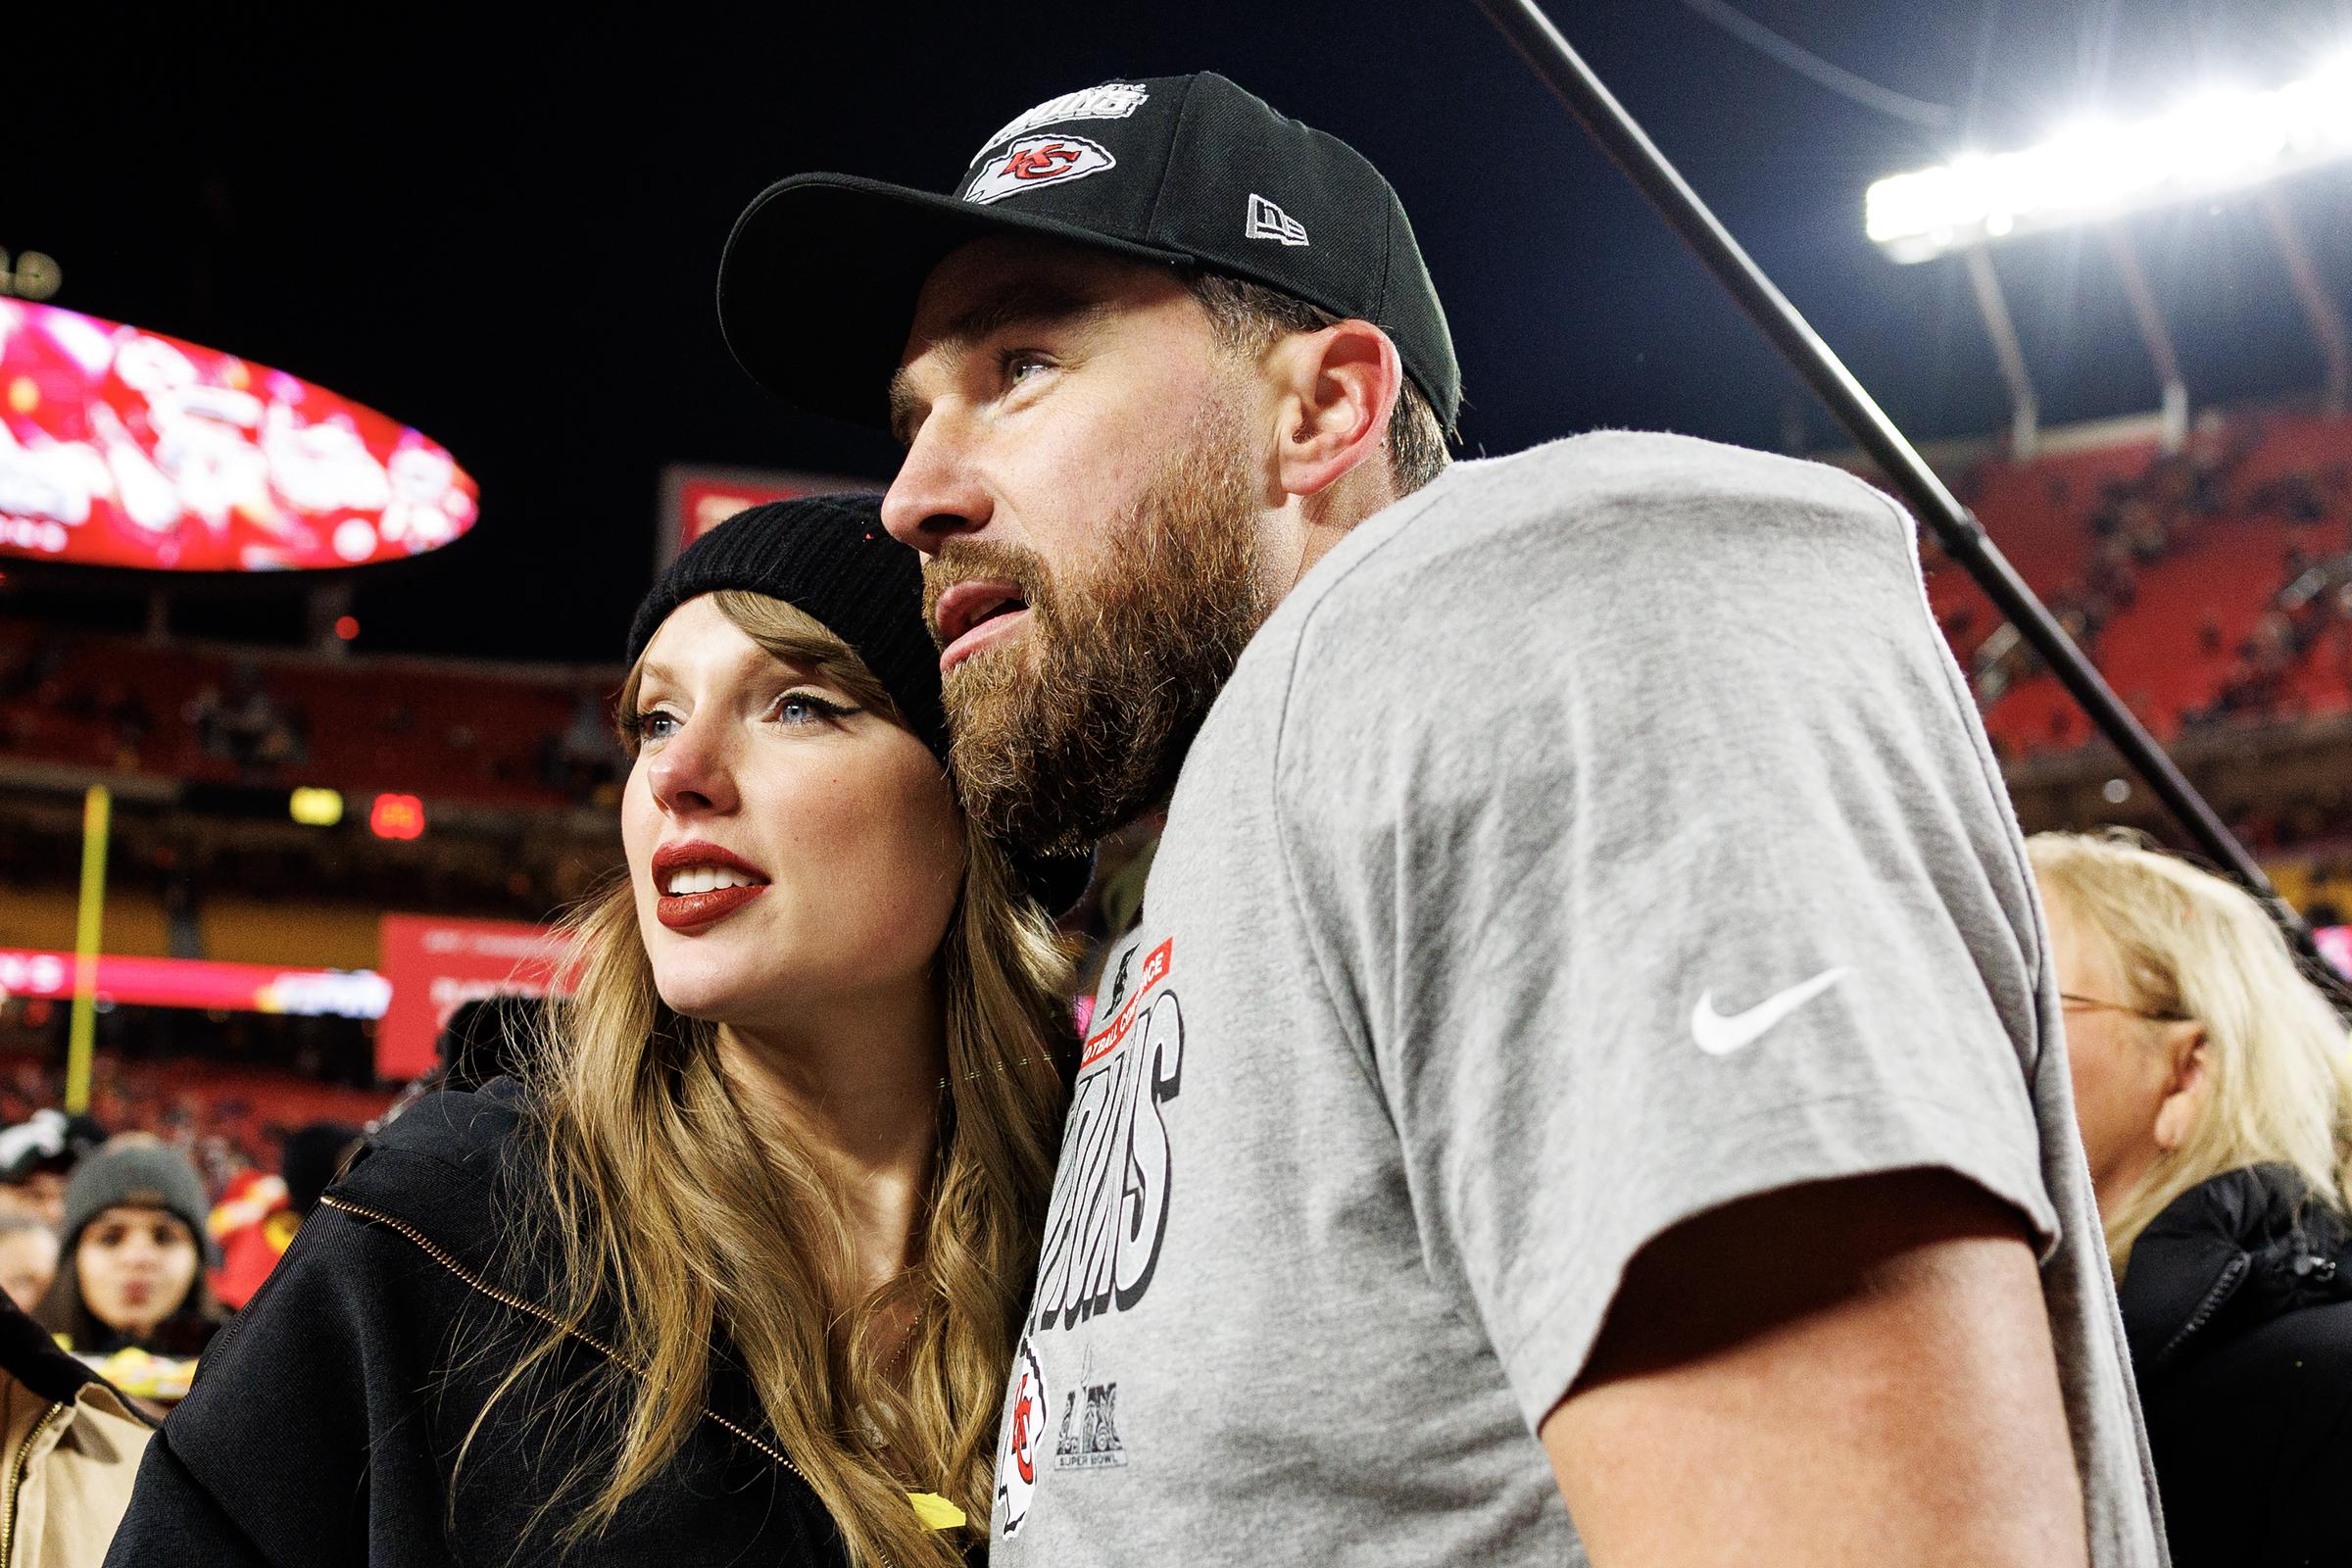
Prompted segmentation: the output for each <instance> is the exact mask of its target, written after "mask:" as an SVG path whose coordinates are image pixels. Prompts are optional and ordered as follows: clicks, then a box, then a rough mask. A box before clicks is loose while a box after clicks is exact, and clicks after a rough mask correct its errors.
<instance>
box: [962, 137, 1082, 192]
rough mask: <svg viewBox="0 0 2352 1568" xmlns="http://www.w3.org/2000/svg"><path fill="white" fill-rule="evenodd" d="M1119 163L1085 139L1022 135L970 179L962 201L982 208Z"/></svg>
mask: <svg viewBox="0 0 2352 1568" xmlns="http://www.w3.org/2000/svg"><path fill="white" fill-rule="evenodd" d="M1118 162H1119V161H1118V160H1117V159H1115V158H1113V157H1111V156H1110V150H1109V149H1108V148H1106V147H1104V146H1103V144H1102V143H1101V142H1099V141H1089V140H1087V139H1086V138H1085V137H1084V136H1023V137H1022V138H1021V139H1020V140H1019V141H1016V142H1014V143H1013V144H1012V145H1011V146H1009V147H1007V148H1005V151H1004V152H1002V153H1001V154H999V155H998V156H997V157H995V158H992V159H990V160H989V162H988V165H987V167H986V168H984V169H982V170H981V171H980V172H979V173H977V174H975V175H973V176H972V182H971V183H970V184H969V185H967V186H965V187H964V191H963V199H964V200H965V201H967V202H977V203H978V204H979V205H981V206H983V207H985V206H987V205H988V204H989V203H990V202H1001V201H1003V200H1004V199H1005V197H1007V196H1017V195H1018V194H1020V193H1021V192H1022V191H1025V190H1036V189H1037V188H1039V187H1040V186H1043V185H1058V184H1060V183H1061V182H1062V181H1064V180H1070V179H1084V178H1085V177H1086V176H1087V175H1089V174H1100V173H1101V172H1103V171H1104V170H1105V169H1113V168H1116V167H1117V166H1118Z"/></svg>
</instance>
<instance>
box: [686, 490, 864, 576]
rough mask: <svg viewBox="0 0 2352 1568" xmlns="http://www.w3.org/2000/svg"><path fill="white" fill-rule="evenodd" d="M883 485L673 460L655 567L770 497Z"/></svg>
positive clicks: (807, 494)
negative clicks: (731, 518) (696, 464)
mask: <svg viewBox="0 0 2352 1568" xmlns="http://www.w3.org/2000/svg"><path fill="white" fill-rule="evenodd" d="M881 488H882V486H881V484H880V483H879V482H878V481H876V480H872V479H844V478H842V477H841V476H840V475H838V474H827V473H792V472H786V471H784V470H781V469H771V468H704V467H697V466H694V465H692V464H686V463H673V464H671V465H670V466H668V467H666V468H664V469H662V519H661V537H660V544H661V549H660V551H659V552H658V559H657V560H656V561H655V563H654V569H655V570H656V571H661V570H663V569H665V568H666V567H667V566H668V565H669V564H670V563H671V562H673V561H675V560H677V559H678V552H679V551H681V550H683V549H685V548H686V547H687V546H688V545H690V544H692V543H694V542H695V541H696V540H697V539H700V538H701V537H702V536H703V535H705V534H707V533H709V532H710V531H711V529H713V528H715V527H717V526H718V525H719V524H720V523H722V522H724V521H726V520H727V519H728V518H729V517H732V516H733V515H735V514H737V513H738V512H748V511H750V510H751V509H752V508H754V507H763V506H765V505H767V503H769V502H770V501H790V500H791V499H792V498H793V497H795V496H821V495H829V494H831V493H832V492H834V491H837V490H879V489H881Z"/></svg>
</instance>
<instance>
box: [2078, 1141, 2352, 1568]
mask: <svg viewBox="0 0 2352 1568" xmlns="http://www.w3.org/2000/svg"><path fill="white" fill-rule="evenodd" d="M2307 1193H2308V1190H2307V1188H2306V1187H2305V1186H2304V1184H2303V1182H2302V1181H2301V1179H2300V1178H2299V1177H2297V1176H2296V1175H2295V1173H2294V1172H2293V1171H2292V1170H2290V1169H2288V1168H2287V1167H2285V1166H2281V1165H2257V1166H2252V1167H2250V1168H2248V1169H2244V1170H2233V1171H2229V1172H2227V1173H2225V1174H2223V1175H2220V1176H2217V1177H2215V1178H2214V1179H2213V1180H2211V1181H2209V1182H2206V1183H2204V1184H2203V1185H2201V1186H2198V1187H2193V1188H2191V1189H2190V1190H2189V1191H2187V1192H2185V1193H2183V1194H2181V1195H2180V1197H2179V1198H2178V1199H2175V1200H2174V1201H2173V1202H2172V1203H2171V1204H2170V1205H2168V1206H2167V1207H2166V1209H2165V1210H2164V1212H2163V1213H2161V1214H2159V1215H2157V1216H2156V1218H2155V1219H2154V1220H2153V1221H2152V1222H2151V1223H2150V1224H2149V1226H2148V1228H2147V1229H2146V1230H2145V1231H2143V1232H2142V1233H2141V1234H2140V1237H2139V1240H2138V1241H2136V1242H2135V1243H2133V1244H2132V1248H2131V1262H2130V1265H2129V1267H2128V1268H2127V1269H2126V1270H2125V1274H2124V1282H2123V1286H2122V1288H2121V1290H2120V1291H2119V1293H2118V1295H2119V1297H2120V1299H2121V1301H2122V1305H2123V1311H2124V1328H2125V1331H2126V1333H2127V1334H2128V1335H2129V1337H2130V1339H2131V1360H2132V1367H2133V1370H2134V1372H2135V1373H2136V1375H2137V1377H2138V1380H2139V1397H2140V1403H2141V1405H2142V1407H2143V1408H2144V1409H2145V1410H2146V1412H2147V1420H2148V1438H2149V1442H2150V1444H2151V1446H2153V1447H2154V1449H2155V1454H2156V1481H2157V1486H2158V1489H2159V1491H2160V1492H2161V1493H2162V1495H2163V1498H2164V1518H2165V1531H2166V1534H2167V1535H2168V1536H2169V1537H2170V1539H2171V1542H2172V1547H2173V1562H2174V1564H2175V1568H2209V1565H2212V1568H2221V1565H2227V1568H2267V1565H2270V1564H2279V1565H2285V1564H2294V1565H2297V1568H2301V1565H2305V1564H2322V1563H2326V1564H2347V1563H2352V1234H2348V1233H2347V1229H2346V1227H2345V1225H2344V1222H2343V1221H2342V1220H2341V1219H2340V1218H2338V1217H2337V1216H2336V1215H2335V1214H2334V1213H2333V1212H2332V1211H2331V1210H2329V1209H2327V1208H2326V1207H2323V1206H2319V1205H2316V1204H2314V1203H2313V1202H2311V1201H2309V1199H2308V1196H2307Z"/></svg>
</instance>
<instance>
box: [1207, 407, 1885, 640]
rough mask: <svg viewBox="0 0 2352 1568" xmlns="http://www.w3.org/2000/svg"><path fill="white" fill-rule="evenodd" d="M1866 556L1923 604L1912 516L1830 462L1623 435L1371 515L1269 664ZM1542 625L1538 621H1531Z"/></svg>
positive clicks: (1272, 623) (1333, 561)
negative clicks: (1826, 555)
mask: <svg viewBox="0 0 2352 1568" xmlns="http://www.w3.org/2000/svg"><path fill="white" fill-rule="evenodd" d="M1825 545H1827V546H1831V547H1834V548H1837V549H1839V550H1843V551H1846V552H1859V553H1860V554H1861V555H1862V556H1864V557H1867V558H1868V559H1870V560H1872V561H1875V562H1876V563H1877V564H1878V565H1879V566H1880V567H1881V568H1883V569H1882V571H1881V573H1880V577H1881V580H1883V581H1884V582H1885V583H1886V584H1887V586H1888V587H1890V588H1896V589H1900V590H1902V591H1903V593H1904V594H1905V597H1906V600H1907V599H1908V597H1909V595H1911V594H1913V593H1916V583H1917V577H1918V564H1917V556H1916V553H1915V550H1914V546H1913V542H1912V529H1911V524H1910V520H1909V518H1908V517H1907V515H1905V514H1904V513H1903V512H1902V511H1901V509H1900V508H1899V507H1897V506H1895V505H1894V503H1893V502H1891V501H1890V500H1889V499H1888V498H1887V497H1886V496H1885V495H1883V494H1881V493H1880V492H1878V491H1876V490H1874V489H1872V488H1871V487H1870V486H1868V485H1867V484H1865V483H1863V482H1862V481H1861V480H1860V479H1858V478H1856V477H1855V476H1854V475H1852V474H1850V473H1847V472H1845V471H1843V470H1842V469H1838V468H1834V467H1831V466H1827V465H1824V464H1819V463H1811V462H1806V461H1803V460H1800V459H1794V458H1784V457H1776V456H1774V455H1773V454H1771V453H1766V452H1755V451H1751V450H1748V449H1746V448H1742V447H1732V446H1724V445H1721V444H1719V443H1716V442H1712V441H1701V440H1698V439H1696V438H1695V437H1691V436H1682V435H1668V434H1661V433H1656V432H1648V431H1634V430H1605V431H1596V432H1593V433H1592V434H1588V435H1581V436H1572V437H1569V438H1567V439H1565V440H1560V441H1553V442H1549V443H1546V444H1545V445H1543V446H1539V447H1533V448H1530V449H1529V450H1527V451H1525V452H1520V453H1515V454H1512V455H1511V456H1508V457H1502V458H1483V459H1475V460H1467V461H1464V462H1460V463H1456V464H1454V465H1453V466H1450V467H1449V468H1448V469H1447V470H1446V472H1445V473H1444V474H1442V475H1440V476H1439V477H1438V478H1437V479H1436V480H1434V481H1432V482H1431V483H1430V484H1429V485H1427V486H1426V487H1424V488H1423V489H1421V490H1419V491H1417V492H1415V493H1414V494H1412V495H1410V496H1406V497H1404V498H1403V499H1402V500H1399V501H1397V503H1396V504H1394V505H1393V506H1391V507H1389V508H1387V509H1385V510H1384V511H1382V512H1380V513H1378V514H1376V515H1373V516H1371V517H1368V518H1366V519H1365V520H1364V521H1363V522H1361V523H1359V524H1357V525H1356V527H1355V529H1354V531H1353V532H1351V533H1350V534H1349V536H1348V538H1347V539H1345V540H1343V541H1342V542H1341V543H1340V544H1339V545H1338V546H1337V547H1335V548H1334V549H1333V550H1332V552H1331V553H1330V555H1328V556H1327V557H1325V558H1324V560H1323V561H1322V562H1320V563H1318V564H1317V565H1316V566H1315V568H1314V569H1313V570H1312V571H1310V572H1309V573H1308V574H1307V575H1306V577H1305V579H1304V580H1303V581H1301V582H1300V584H1299V587H1298V588H1297V589H1296V590H1294V591H1293V592H1292V594H1291V595H1290V596H1289V598H1288V599H1286V600H1285V601H1284V603H1283V604H1282V606H1281V607H1280V608H1279V609H1278V610H1277V611H1276V613H1275V614H1274V615H1273V616H1272V617H1271V618H1270V619H1269V620H1268V622H1267V624H1266V627H1265V631H1264V633H1263V634H1261V637H1260V639H1259V641H1260V642H1261V643H1263V644H1265V645H1266V648H1265V650H1264V651H1263V652H1262V653H1261V652H1257V651H1256V650H1253V653H1256V654H1257V658H1256V662H1258V663H1259V664H1260V665H1261V666H1262V665H1263V664H1264V663H1265V662H1269V657H1270V656H1278V655H1288V654H1294V653H1296V652H1298V651H1299V650H1301V649H1302V648H1303V647H1304V646H1305V645H1307V644H1309V643H1318V644H1325V645H1328V644H1329V643H1330V642H1332V641H1334V640H1338V641H1342V642H1347V641H1354V640H1360V639H1362V638H1366V637H1369V638H1372V639H1375V640H1382V639H1388V638H1391V637H1392V636H1393V635H1394V634H1395V633H1396V632H1397V630H1399V629H1400V628H1409V629H1411V630H1413V631H1415V632H1418V633H1422V634H1430V633H1441V634H1443V635H1446V636H1448V637H1468V638H1470V639H1472V640H1473V641H1474V642H1475V641H1476V640H1477V639H1479V638H1482V637H1487V636H1523V635H1524V634H1525V630H1526V628H1527V627H1528V626H1529V625H1530V624H1540V623H1542V620H1543V617H1544V615H1545V614H1546V613H1551V612H1555V611H1557V610H1559V609H1561V608H1562V606H1561V603H1560V600H1561V596H1562V595H1563V594H1566V595H1569V596H1571V597H1579V596H1581V597H1582V598H1584V599H1588V600H1592V599H1597V600H1599V601H1600V602H1599V603H1598V604H1590V603H1588V604H1581V605H1579V606H1578V607H1577V608H1578V609H1579V610H1581V611H1585V612H1591V611H1593V610H1601V611H1606V612H1608V613H1645V612H1647V613H1654V612H1655V611H1656V610H1658V609H1659V608H1660V605H1659V601H1661V600H1664V599H1665V598H1666V597H1667V596H1669V595H1675V594H1678V593H1683V592H1687V591H1688V590H1689V588H1690V587H1691V584H1692V583H1694V582H1698V583H1708V584H1713V585H1715V586H1717V587H1720V586H1722V585H1723V584H1724V583H1726V582H1730V581H1739V580H1743V579H1756V578H1767V577H1769V576H1770V575H1771V573H1770V572H1768V571H1766V570H1765V569H1764V568H1766V567H1768V566H1770V565H1771V564H1773V563H1774V562H1775V560H1776V559H1777V560H1778V561H1779V562H1781V563H1783V564H1799V563H1801V564H1806V565H1807V566H1811V565H1812V564H1814V563H1815V561H1816V559H1817V553H1818V552H1819V551H1820V550H1821V549H1822V548H1823V547H1824V546H1825ZM1531 617H1533V619H1531Z"/></svg>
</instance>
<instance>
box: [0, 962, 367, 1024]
mask: <svg viewBox="0 0 2352 1568" xmlns="http://www.w3.org/2000/svg"><path fill="white" fill-rule="evenodd" d="M94 988H95V990H96V992H97V995H98V996H99V997H100V998H102V999H104V1000H105V1001H108V1002H113V1003H120V1004H122V1005H125V1006H132V1007H209V1008H219V1009H221V1010H225V1011H233V1012H294V1013H307V1014H311V1015H314V1016H316V1015H321V1014H325V1015H332V1016H334V1017H338V1018H373V1017H377V1016H379V1015H381V1014H382V1012H383V1010H384V1005H385V1002H386V1000H387V999H388V997H389V996H390V990H389V988H388V987H386V986H385V984H384V977H383V976H382V975H379V974H376V973H374V972H373V971H372V970H368V969H280V968H275V967H273V966H271V965H270V964H267V963H217V962H214V961H212V960H210V959H205V958H125V957H121V956H116V955H113V954H106V955H102V956H100V957H99V959H98V973H97V976H96V979H95V987H94ZM0 996H12V997H53V998H57V999H60V1000H63V999H65V998H68V997H71V996H73V955H72V954H71V953H50V952H44V951H40V950H36V949H28V948H0Z"/></svg>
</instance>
